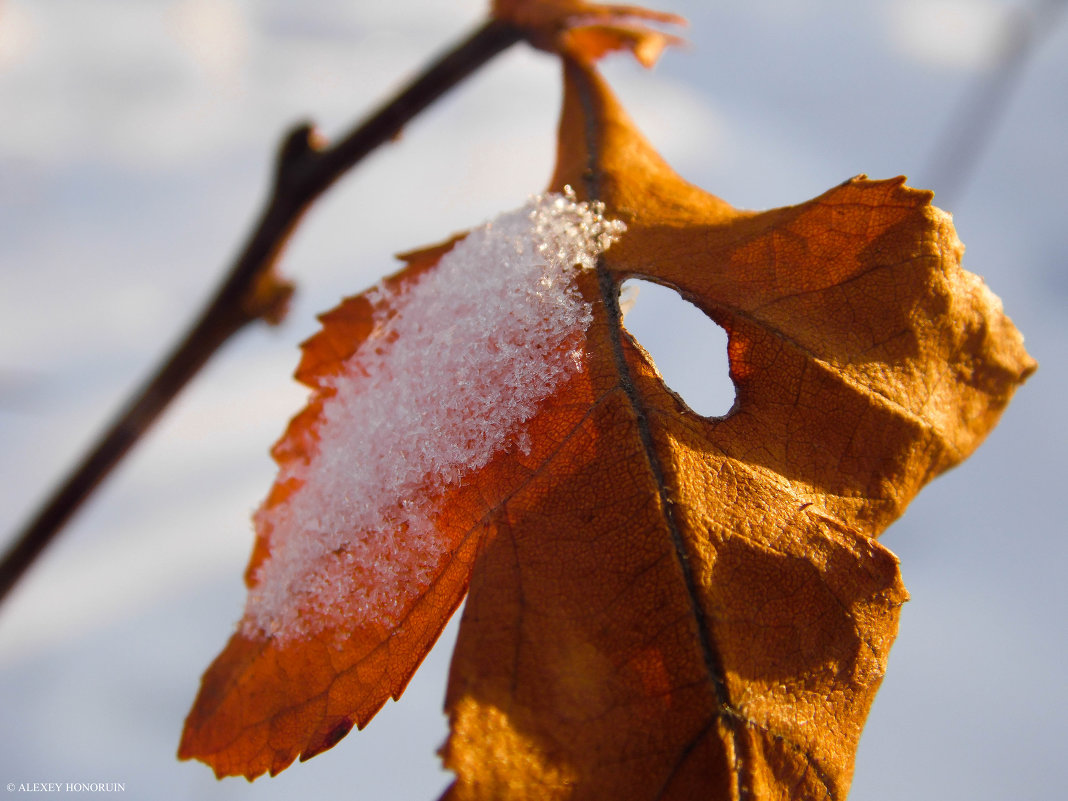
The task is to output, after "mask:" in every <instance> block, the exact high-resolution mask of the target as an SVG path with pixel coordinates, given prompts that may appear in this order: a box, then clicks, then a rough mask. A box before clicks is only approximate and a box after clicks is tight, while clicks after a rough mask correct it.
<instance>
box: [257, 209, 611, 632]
mask: <svg viewBox="0 0 1068 801" xmlns="http://www.w3.org/2000/svg"><path fill="white" fill-rule="evenodd" d="M623 230H624V226H623V224H622V223H621V222H615V221H607V220H605V219H604V217H603V207H602V206H600V204H588V203H579V202H577V201H576V200H575V196H574V194H573V193H571V192H570V190H568V192H567V194H566V195H559V194H547V195H544V196H539V197H535V198H532V199H531V200H530V202H529V203H528V204H527V205H526V206H525V207H524V208H522V209H519V210H517V211H514V212H510V213H506V214H502V215H501V216H499V217H497V218H496V219H494V220H492V221H490V222H488V223H486V224H485V225H483V226H482V227H481V228H478V229H476V230H474V231H472V232H471V233H470V234H468V235H467V237H465V238H464V239H463V240H462V241H460V242H459V243H458V244H457V245H456V246H455V247H454V248H453V249H452V250H451V251H449V252H448V253H447V254H445V256H443V257H442V258H441V260H440V262H439V263H438V265H437V267H436V268H434V269H432V270H429V271H427V272H426V273H424V274H423V276H422V277H421V278H420V279H419V280H418V281H417V282H416V283H414V285H412V284H409V285H408V286H406V287H404V288H403V289H401V290H400V291H398V292H393V291H391V290H389V289H388V288H385V287H382V286H379V287H378V288H376V289H375V290H373V291H372V292H371V293H369V298H370V299H371V301H372V303H373V304H374V306H375V316H374V322H375V330H374V332H373V333H372V334H371V336H369V337H368V338H367V340H366V341H365V342H363V343H362V345H361V347H360V348H359V349H358V350H357V352H356V353H355V354H353V356H352V357H351V358H350V359H349V360H348V362H347V363H346V365H345V369H344V371H343V372H342V374H341V375H340V376H339V377H337V378H335V379H333V380H332V388H333V389H335V390H336V394H334V395H332V396H330V397H329V398H327V399H326V400H325V401H324V404H323V411H322V419H321V424H320V428H319V431H318V434H319V438H320V442H319V447H318V451H317V452H316V453H314V454H312V455H311V456H310V458H309V459H308V461H307V462H299V463H296V464H289V465H287V466H285V467H284V468H283V469H282V471H281V473H280V475H279V480H281V481H286V480H289V479H295V480H296V481H297V482H299V483H300V487H299V489H297V490H296V491H295V492H294V493H293V494H292V495H291V496H290V498H289V499H288V500H287V501H286V502H285V503H283V504H279V505H277V506H275V507H273V508H268V507H266V506H265V507H264V508H262V509H261V510H260V511H259V512H258V513H257V522H258V524H259V525H260V526H261V527H262V528H263V529H265V530H266V531H268V532H269V536H270V543H271V553H270V556H269V557H268V558H267V559H266V560H265V561H264V562H263V563H262V564H261V565H260V567H259V569H258V571H257V573H256V576H255V582H256V583H255V586H254V587H253V589H252V591H251V592H250V593H249V599H248V604H247V607H246V609H245V616H244V619H243V620H242V622H241V626H240V627H241V630H242V631H243V632H244V633H245V634H246V635H248V636H264V635H272V636H274V637H276V638H279V639H283V640H284V639H288V638H299V637H304V636H309V635H313V634H315V633H316V632H319V631H322V630H323V629H325V628H328V627H331V626H339V625H343V624H344V623H345V622H346V621H350V622H351V621H363V622H364V623H373V624H379V625H383V626H387V627H388V626H392V625H395V624H396V623H397V622H398V620H399V617H400V615H401V613H402V610H403V609H404V607H405V606H406V604H407V603H408V602H409V601H410V600H411V598H413V597H414V596H416V595H418V594H419V593H421V592H422V591H423V590H424V589H425V587H426V586H427V584H428V582H429V577H430V576H431V575H432V572H433V571H434V569H435V567H436V566H437V563H438V561H439V559H440V558H441V557H442V556H443V554H442V553H441V551H442V548H443V546H441V545H439V544H438V543H439V542H440V539H441V538H440V536H439V535H438V533H437V531H436V530H435V524H434V521H435V519H437V517H438V511H439V506H438V505H439V504H440V503H441V502H442V498H443V497H445V490H447V488H448V487H449V486H450V485H454V484H457V483H458V482H461V481H463V478H464V476H465V475H467V474H469V473H471V472H473V471H476V470H478V469H479V468H481V467H483V466H485V465H486V464H487V463H488V462H489V461H490V459H492V458H493V457H494V456H495V455H497V454H498V453H500V452H502V451H503V450H505V449H507V448H515V449H517V450H518V451H521V452H527V451H529V448H530V437H529V434H528V433H527V431H526V430H525V426H524V423H526V422H527V421H528V420H530V418H531V417H533V416H534V414H535V413H536V412H537V410H538V408H539V404H541V403H542V402H543V401H544V400H545V399H546V398H548V397H550V396H551V395H552V394H553V392H554V391H556V389H557V388H559V387H560V386H561V385H562V383H563V382H564V381H566V380H567V379H568V378H569V377H570V376H571V375H573V374H574V373H575V371H577V370H578V369H580V367H581V365H582V361H583V358H584V352H583V349H582V348H583V341H584V338H583V334H584V332H585V331H586V329H587V328H588V327H589V324H590V322H591V320H592V314H591V308H590V305H589V303H587V302H586V301H585V300H583V298H582V297H581V295H580V294H579V292H578V290H577V289H576V287H575V285H574V280H573V279H574V275H575V272H574V271H575V270H576V269H592V268H593V267H594V264H595V262H596V259H597V256H598V254H600V253H601V252H603V251H604V250H605V249H606V248H608V247H609V245H611V244H612V242H613V241H615V240H616V239H617V238H618V237H619V235H620V234H621V233H622V231H623Z"/></svg>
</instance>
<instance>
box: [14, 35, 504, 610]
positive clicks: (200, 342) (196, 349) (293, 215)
mask: <svg viewBox="0 0 1068 801" xmlns="http://www.w3.org/2000/svg"><path fill="white" fill-rule="evenodd" d="M522 37H523V33H522V32H521V31H520V30H519V29H518V28H516V27H514V26H512V25H509V24H505V23H502V22H500V21H497V20H493V21H490V22H487V23H486V24H484V25H483V26H482V27H481V28H479V29H478V30H476V31H475V32H474V33H473V34H471V35H470V36H468V37H467V38H466V39H465V40H464V41H463V42H461V43H460V44H459V45H458V46H456V47H455V48H454V49H452V50H450V51H449V52H447V53H446V54H444V55H443V56H441V57H440V58H439V59H438V60H436V61H435V62H433V63H432V64H430V65H429V66H428V67H427V68H426V69H425V70H424V71H423V72H422V73H421V74H420V75H419V76H418V77H417V78H415V79H414V80H413V81H412V82H411V83H410V84H408V86H407V87H406V88H405V89H403V90H402V91H401V92H400V93H399V94H397V95H396V96H395V97H394V98H392V99H391V100H389V101H388V102H386V103H385V104H384V105H383V106H381V107H380V108H379V109H378V111H376V112H375V113H374V114H372V115H371V116H370V117H369V118H368V119H367V120H365V121H364V122H363V123H362V124H361V125H359V126H358V127H357V128H355V129H354V130H353V131H352V132H351V133H350V134H348V135H347V136H346V137H344V138H343V139H341V140H340V141H339V142H338V143H337V144H335V145H333V146H327V145H326V144H325V142H323V141H322V140H321V138H320V137H319V136H318V135H317V134H316V132H315V130H314V129H313V128H312V126H310V125H300V126H298V127H296V128H295V129H294V130H293V131H292V132H290V133H289V134H288V135H287V136H286V138H285V139H284V141H283V143H282V147H281V149H280V151H279V155H278V161H277V166H276V169H275V176H274V183H273V186H272V190H271V194H270V196H269V197H268V199H267V202H266V204H265V207H264V210H263V212H262V213H261V215H260V217H259V220H258V221H257V223H256V226H255V228H254V229H253V230H252V232H251V234H250V235H249V237H248V239H247V241H246V243H245V246H244V248H243V249H242V250H241V252H240V254H239V255H238V256H237V258H236V260H235V261H234V263H233V265H232V267H231V268H230V271H229V273H228V274H227V277H226V278H225V280H224V281H223V283H222V285H221V286H220V287H219V289H218V290H217V291H216V293H215V296H214V297H213V298H212V299H211V301H210V302H209V303H208V305H207V306H206V308H205V309H204V311H203V312H202V313H201V314H200V316H199V318H198V319H197V320H196V322H195V323H194V324H193V325H192V327H191V328H190V329H189V331H188V332H187V333H186V335H185V337H184V338H183V339H182V340H181V342H180V343H179V344H178V345H177V347H176V348H175V349H174V350H173V351H172V352H171V353H170V355H168V356H167V357H166V359H165V360H164V361H163V362H162V364H161V365H160V366H159V368H158V369H157V370H156V371H155V373H154V374H153V375H152V377H151V378H149V380H148V381H147V382H146V383H145V384H144V385H143V386H142V387H141V388H140V389H138V390H137V391H136V392H135V393H134V394H133V395H132V396H131V398H130V399H129V401H128V402H127V404H126V406H125V408H124V409H123V410H122V411H121V412H120V413H119V415H118V416H117V418H116V419H115V420H114V422H113V423H112V424H111V425H110V426H109V427H108V428H107V429H106V430H105V431H104V432H103V434H102V435H101V436H100V438H99V439H98V440H97V442H96V444H95V445H94V446H93V447H92V449H91V450H90V451H89V452H88V453H87V454H86V455H85V456H84V457H83V459H82V460H81V462H80V463H79V464H78V466H77V467H76V468H75V469H74V470H73V471H72V472H71V473H70V475H69V476H68V477H67V479H66V480H65V481H64V482H63V484H62V485H60V486H59V487H58V489H56V490H55V492H54V493H53V494H52V496H51V497H50V498H49V499H48V500H47V501H46V502H45V503H44V505H43V506H42V507H41V509H40V511H38V513H37V514H36V516H35V517H33V519H32V520H30V522H29V523H28V524H27V525H26V527H25V528H24V529H23V530H22V531H21V532H20V533H19V534H18V535H17V536H16V537H15V538H14V540H13V542H14V544H13V545H12V546H11V548H10V550H9V551H8V553H7V554H6V555H5V556H4V559H3V562H0V600H2V599H3V598H4V597H6V595H7V594H8V592H9V591H10V590H11V588H12V587H13V586H14V585H15V583H16V582H17V581H18V580H19V578H20V577H21V576H22V575H23V573H25V571H26V569H27V568H28V567H29V566H30V565H31V564H32V563H33V561H34V559H36V558H37V556H38V555H40V554H41V552H42V551H44V549H45V548H46V547H47V546H48V544H49V543H50V542H51V541H52V540H53V539H54V538H55V536H56V534H58V532H59V531H60V529H61V528H62V527H63V525H64V524H65V523H66V522H67V521H68V520H69V519H70V518H71V516H72V515H73V514H74V513H75V512H76V511H77V510H78V508H79V507H80V506H81V505H82V503H84V502H85V500H86V499H87V498H88V497H89V496H90V495H91V494H92V492H93V490H94V489H96V487H97V486H99V484H100V483H101V482H102V481H103V480H104V478H105V477H106V476H107V475H108V473H109V472H110V471H111V469H112V468H113V467H115V466H116V465H117V464H118V463H119V462H120V461H121V460H122V458H123V456H124V455H125V454H126V453H127V452H128V451H129V450H130V449H131V448H132V447H133V445H134V444H135V443H136V442H137V441H138V440H139V439H140V438H141V436H142V435H143V434H144V433H145V432H146V431H147V430H148V428H149V427H150V426H151V425H152V423H153V422H154V421H155V420H156V418H157V417H158V416H159V415H160V413H161V412H162V411H163V410H164V409H165V408H166V407H167V405H168V404H169V403H170V402H171V401H172V400H173V399H174V398H175V397H176V396H177V394H178V393H179V391H180V390H181V389H182V387H184V386H185V385H186V383H188V381H189V380H190V379H191V378H192V377H193V376H194V375H196V373H197V372H198V371H199V370H200V368H201V367H202V366H203V365H204V364H205V363H206V362H207V361H208V359H209V358H210V357H211V355H212V354H214V353H215V351H216V350H218V349H219V348H220V347H221V346H222V345H223V343H224V342H226V341H227V340H228V339H229V338H230V337H231V336H233V335H234V334H235V333H236V332H238V331H239V330H241V329H242V328H244V327H245V326H246V325H247V324H249V323H251V322H252V321H254V320H257V319H263V320H266V321H268V322H272V323H275V322H278V321H280V320H281V319H282V318H283V317H284V315H285V311H286V306H287V303H288V300H289V297H290V295H291V294H292V292H293V286H292V285H291V284H290V283H289V282H287V281H285V280H284V279H282V278H281V277H280V276H279V275H278V273H277V271H276V270H275V263H276V261H277V259H278V256H279V254H280V253H281V252H282V250H283V248H284V247H285V244H286V242H287V241H288V240H289V236H290V234H291V233H292V232H293V230H294V228H295V227H296V225H297V223H298V221H299V220H300V217H301V215H302V214H303V213H304V211H305V210H306V209H307V208H308V207H309V206H310V205H311V204H312V203H313V202H314V201H315V200H316V199H317V198H318V197H319V195H321V194H322V193H323V192H324V191H325V190H326V189H327V188H328V187H329V186H330V185H331V184H333V183H334V181H336V180H337V179H338V178H339V177H341V176H342V175H343V174H344V173H346V172H347V171H348V170H350V169H352V167H354V166H355V165H356V164H358V163H359V162H360V161H361V160H362V159H363V158H364V157H365V156H367V155H368V154H369V153H370V152H371V151H373V150H374V149H375V148H377V147H378V146H379V145H381V144H384V143H385V142H388V141H389V140H390V139H392V138H393V137H395V136H396V135H397V134H398V133H400V131H401V129H402V128H403V127H404V126H405V125H406V124H407V123H408V122H409V121H410V120H412V119H413V118H415V117H416V116H417V115H418V114H419V113H420V112H421V111H423V110H424V109H425V108H427V107H428V106H429V105H430V104H432V103H433V102H434V101H435V100H437V99H438V98H440V97H441V96H442V95H443V94H445V93H446V92H447V91H448V90H449V89H451V88H452V87H454V86H456V85H457V84H458V83H460V82H461V81H463V80H464V78H466V77H467V76H469V75H470V74H472V73H473V72H475V71H476V70H477V69H479V68H480V67H481V66H483V65H484V64H486V63H487V62H488V61H490V60H491V59H492V58H493V57H494V56H496V55H497V54H498V53H500V52H502V51H503V50H506V49H507V48H508V47H510V46H511V45H512V44H514V43H516V42H517V41H519V40H520V39H521V38H522Z"/></svg>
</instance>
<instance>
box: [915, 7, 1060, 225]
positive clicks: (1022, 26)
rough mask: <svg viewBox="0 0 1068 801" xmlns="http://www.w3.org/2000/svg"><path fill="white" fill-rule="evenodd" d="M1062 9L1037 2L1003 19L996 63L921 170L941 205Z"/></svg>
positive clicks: (968, 168) (965, 175) (969, 171)
mask: <svg viewBox="0 0 1068 801" xmlns="http://www.w3.org/2000/svg"><path fill="white" fill-rule="evenodd" d="M1066 5H1068V3H1066V2H1065V0H1036V2H1034V3H1032V4H1031V5H1030V7H1026V8H1017V9H1015V10H1014V11H1013V12H1012V14H1011V15H1010V16H1009V17H1008V19H1007V20H1006V23H1005V27H1004V28H1003V30H1002V39H1001V46H1000V48H999V52H998V54H997V55H998V57H997V61H996V62H995V64H994V65H993V66H992V67H991V69H990V71H989V72H988V73H987V75H986V76H985V77H984V78H983V79H982V81H981V83H979V84H978V85H977V86H976V87H975V89H974V90H973V92H972V93H971V94H970V95H969V96H968V97H966V98H965V100H964V102H963V103H962V105H961V108H960V110H959V111H958V113H957V114H955V115H954V116H953V119H952V122H951V124H950V125H949V126H948V127H947V128H946V129H945V130H944V131H943V134H942V137H941V138H940V139H939V140H938V142H937V143H936V144H935V147H934V149H933V151H932V154H931V159H930V162H929V165H928V168H927V169H926V170H925V171H924V175H925V176H926V177H925V179H924V181H923V182H922V183H923V185H925V186H930V187H932V188H933V189H935V191H936V192H937V193H938V202H939V205H941V206H945V207H949V206H951V205H952V204H953V203H955V202H956V201H957V200H958V199H959V197H960V194H961V193H962V191H963V189H964V187H965V186H966V185H967V182H968V181H969V180H970V178H971V176H972V175H973V174H974V172H975V166H976V164H978V162H979V158H980V156H981V155H982V152H983V150H984V149H985V148H986V146H987V143H988V142H989V141H990V137H991V134H992V133H993V131H994V129H995V127H996V124H997V122H998V119H999V117H1001V116H1002V114H1003V113H1004V112H1005V109H1006V107H1007V106H1008V103H1009V100H1010V98H1011V97H1012V93H1013V91H1014V90H1015V88H1016V87H1017V85H1018V84H1019V82H1020V78H1021V76H1022V75H1023V71H1024V67H1025V66H1026V64H1027V61H1028V59H1029V58H1030V56H1031V54H1032V53H1034V52H1035V50H1036V48H1037V45H1038V44H1039V42H1040V41H1041V39H1043V38H1044V37H1045V36H1046V35H1047V34H1048V33H1049V32H1050V31H1051V30H1052V29H1053V27H1054V25H1055V23H1056V21H1057V18H1058V17H1059V16H1060V14H1061V12H1063V11H1064V9H1065V6H1066Z"/></svg>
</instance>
